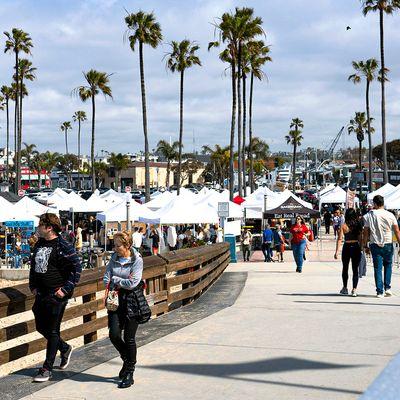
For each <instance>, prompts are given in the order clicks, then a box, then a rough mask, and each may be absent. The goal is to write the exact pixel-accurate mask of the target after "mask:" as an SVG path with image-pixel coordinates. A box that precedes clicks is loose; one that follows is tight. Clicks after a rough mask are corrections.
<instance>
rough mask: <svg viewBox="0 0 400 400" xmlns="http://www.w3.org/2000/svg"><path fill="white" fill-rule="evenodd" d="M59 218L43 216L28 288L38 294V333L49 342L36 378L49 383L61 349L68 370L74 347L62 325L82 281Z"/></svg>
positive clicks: (36, 302)
mask: <svg viewBox="0 0 400 400" xmlns="http://www.w3.org/2000/svg"><path fill="white" fill-rule="evenodd" d="M60 232H61V223H60V219H59V218H58V217H57V215H55V214H50V213H48V214H43V215H42V216H41V217H40V220H39V227H38V235H39V240H38V242H37V243H36V245H35V247H34V249H33V254H32V257H31V269H30V274H29V288H30V290H31V291H32V293H33V294H34V295H35V303H34V305H33V308H32V311H33V314H34V316H35V323H36V330H37V331H38V332H39V333H40V334H41V335H43V336H44V337H45V338H46V339H47V348H46V359H45V361H44V363H43V367H42V368H40V369H39V371H38V373H37V375H36V376H35V377H34V378H33V381H34V382H46V381H48V380H49V379H51V377H52V370H53V364H54V360H55V357H56V354H57V351H58V350H59V351H60V353H61V363H60V366H59V368H60V369H65V368H67V366H68V364H69V361H70V358H71V353H72V346H70V345H69V344H67V343H66V342H64V341H63V340H62V339H61V337H60V325H61V320H62V317H63V315H64V310H65V307H66V305H67V302H68V299H70V298H71V296H72V293H73V291H74V288H75V286H76V284H77V283H78V281H79V278H80V275H81V271H82V267H81V264H80V261H79V258H78V256H77V254H76V252H75V249H74V247H73V246H72V245H71V244H70V243H68V242H67V241H65V240H64V239H63V238H62V237H61V236H60Z"/></svg>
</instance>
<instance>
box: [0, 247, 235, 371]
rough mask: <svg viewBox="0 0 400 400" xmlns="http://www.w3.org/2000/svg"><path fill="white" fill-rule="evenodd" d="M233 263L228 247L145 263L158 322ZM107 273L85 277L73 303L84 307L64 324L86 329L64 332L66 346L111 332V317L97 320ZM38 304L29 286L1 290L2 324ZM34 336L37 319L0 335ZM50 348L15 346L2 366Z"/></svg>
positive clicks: (70, 311)
mask: <svg viewBox="0 0 400 400" xmlns="http://www.w3.org/2000/svg"><path fill="white" fill-rule="evenodd" d="M99 260H103V258H100V259H99ZM229 261H230V256H229V247H228V245H227V244H226V243H219V244H215V245H211V246H202V247H198V248H191V249H183V250H178V251H175V252H170V253H166V254H163V255H162V256H150V257H146V258H144V270H143V279H144V280H145V281H146V283H147V289H146V297H147V300H148V302H149V305H150V306H151V309H152V315H153V317H157V316H158V315H161V314H164V313H166V312H168V311H170V310H172V309H174V308H177V307H179V306H181V305H184V304H187V303H190V302H191V301H193V300H195V299H196V298H197V297H199V296H200V295H201V294H202V292H203V291H205V290H206V289H207V288H208V287H209V286H210V285H211V284H212V283H213V282H214V281H215V280H216V279H217V278H218V277H219V276H220V275H221V273H222V272H223V271H224V269H225V268H226V267H227V265H228V264H229ZM100 262H101V261H100ZM100 262H99V264H100ZM101 264H104V262H101ZM104 271H105V266H104V265H98V267H97V268H96V269H95V270H91V271H84V273H83V274H82V278H81V280H80V282H79V284H78V286H77V287H76V289H75V292H74V297H75V298H79V297H81V298H82V302H81V304H78V305H72V306H71V307H68V308H67V309H66V311H65V313H64V318H63V322H64V321H69V320H72V319H75V318H79V317H82V323H79V324H78V325H75V326H72V327H69V328H67V329H64V330H63V331H62V333H61V334H62V337H63V339H64V340H70V339H73V338H78V337H81V336H83V337H84V343H85V344H86V343H90V342H93V341H95V340H97V331H98V330H99V329H102V328H105V327H106V326H107V315H104V316H101V317H97V311H100V310H102V309H104V304H103V299H102V298H96V294H97V293H98V292H103V290H104V287H103V275H104ZM97 297H99V296H97ZM101 297H102V296H101ZM33 302H34V296H33V295H32V293H31V292H30V290H29V287H28V285H27V284H22V285H17V286H12V287H8V288H3V289H0V318H3V317H8V316H11V315H15V314H20V313H22V312H25V311H29V310H31V308H32V305H33ZM35 331H36V328H35V321H34V319H30V320H28V321H25V322H18V323H14V324H13V325H10V326H6V327H4V328H1V329H0V342H6V341H9V340H12V339H15V338H18V337H22V336H24V335H28V334H30V333H33V332H35ZM45 348H46V340H45V339H44V338H40V339H35V340H31V341H27V342H25V343H23V344H19V345H14V346H12V347H10V348H7V349H5V350H2V351H0V365H3V364H6V363H8V362H10V361H13V360H16V359H19V358H21V357H25V356H27V355H30V354H33V353H36V352H38V351H41V350H43V349H45Z"/></svg>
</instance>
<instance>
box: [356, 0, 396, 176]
mask: <svg viewBox="0 0 400 400" xmlns="http://www.w3.org/2000/svg"><path fill="white" fill-rule="evenodd" d="M361 1H362V5H363V14H364V16H366V15H367V14H369V13H370V12H376V11H379V35H380V53H381V69H380V71H379V75H380V77H381V79H380V82H381V125H382V157H383V183H384V184H385V183H387V182H388V168H387V148H386V99H385V80H386V79H385V45H384V29H383V28H384V18H383V17H384V14H388V15H390V14H393V13H394V12H395V11H396V10H398V9H399V8H400V0H361Z"/></svg>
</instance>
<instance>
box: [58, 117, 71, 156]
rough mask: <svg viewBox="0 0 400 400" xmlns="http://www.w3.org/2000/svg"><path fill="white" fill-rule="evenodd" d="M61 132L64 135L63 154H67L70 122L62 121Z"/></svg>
mask: <svg viewBox="0 0 400 400" xmlns="http://www.w3.org/2000/svg"><path fill="white" fill-rule="evenodd" d="M60 129H61V132H64V135H65V154H68V131H69V130H70V129H72V126H71V122H70V121H64V122H63V123H62V124H61V126H60Z"/></svg>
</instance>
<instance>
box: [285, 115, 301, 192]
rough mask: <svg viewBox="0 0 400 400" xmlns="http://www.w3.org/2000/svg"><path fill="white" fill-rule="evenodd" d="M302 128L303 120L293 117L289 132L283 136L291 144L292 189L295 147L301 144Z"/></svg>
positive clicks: (293, 188) (293, 187) (294, 170)
mask: <svg viewBox="0 0 400 400" xmlns="http://www.w3.org/2000/svg"><path fill="white" fill-rule="evenodd" d="M303 128H304V124H303V121H302V120H301V119H299V118H293V119H292V122H291V123H290V131H289V134H288V135H286V136H285V140H286V143H288V144H291V145H292V146H293V161H292V164H293V165H292V190H293V192H294V191H295V188H296V152H297V147H298V146H301V141H302V140H303V136H302V135H301V129H303Z"/></svg>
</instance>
